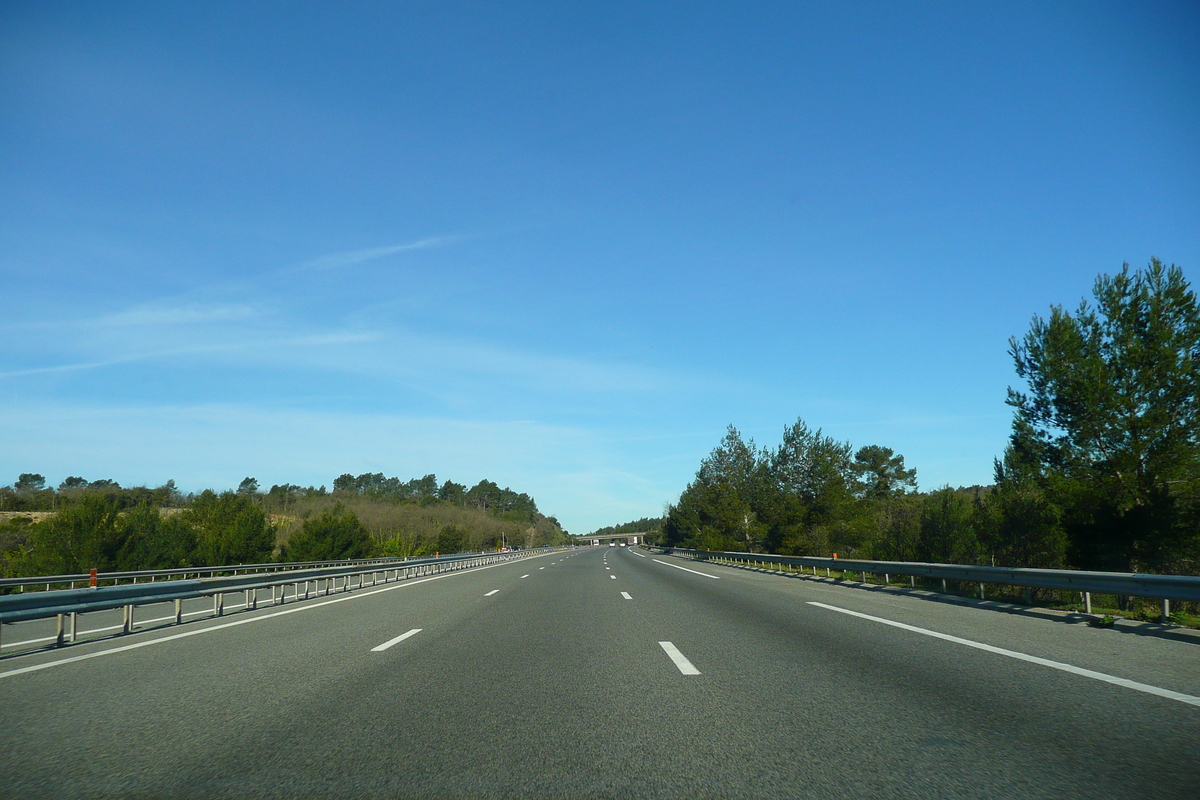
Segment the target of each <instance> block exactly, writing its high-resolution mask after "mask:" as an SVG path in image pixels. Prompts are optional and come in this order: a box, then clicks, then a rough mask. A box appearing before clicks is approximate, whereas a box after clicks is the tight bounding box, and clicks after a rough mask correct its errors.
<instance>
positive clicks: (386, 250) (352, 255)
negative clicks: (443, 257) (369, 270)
mask: <svg viewBox="0 0 1200 800" xmlns="http://www.w3.org/2000/svg"><path fill="white" fill-rule="evenodd" d="M461 238H462V237H459V236H435V237H433V238H430V239H421V240H420V241H417V242H408V243H407V244H393V245H388V246H386V247H368V248H365V249H363V250H349V251H346V252H344V253H331V254H330V255H327V256H321V257H320V258H314V259H313V260H312V261H305V262H304V263H302V264H297V265H296V266H295V267H292V268H291V269H292V270H297V271H298V270H326V269H342V268H344V267H352V266H354V265H355V264H362V263H363V262H365V261H374V260H375V259H378V258H384V257H386V256H391V255H395V254H397V253H404V252H407V251H409V250H428V249H430V248H433V247H445V246H446V245H449V244H453V243H454V242H456V241H459V240H460V239H461Z"/></svg>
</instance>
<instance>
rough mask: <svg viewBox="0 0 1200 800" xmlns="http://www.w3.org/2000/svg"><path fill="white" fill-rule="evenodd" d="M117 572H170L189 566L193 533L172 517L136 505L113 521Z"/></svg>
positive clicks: (179, 518)
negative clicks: (169, 570)
mask: <svg viewBox="0 0 1200 800" xmlns="http://www.w3.org/2000/svg"><path fill="white" fill-rule="evenodd" d="M117 539H118V540H119V542H120V549H119V550H118V552H117V564H116V566H117V569H121V570H138V569H174V568H176V567H186V566H189V565H191V564H192V554H193V553H194V552H195V550H196V533H195V531H193V530H192V528H191V527H190V526H189V525H188V524H187V523H186V522H185V521H184V520H183V518H182V516H181V515H178V514H175V515H172V516H167V517H164V516H163V515H162V514H161V513H160V512H159V510H158V509H157V508H154V507H153V506H150V505H146V504H143V505H140V506H138V507H137V508H135V509H133V510H132V511H130V512H128V513H126V514H124V515H122V516H121V517H120V518H119V519H118V520H117Z"/></svg>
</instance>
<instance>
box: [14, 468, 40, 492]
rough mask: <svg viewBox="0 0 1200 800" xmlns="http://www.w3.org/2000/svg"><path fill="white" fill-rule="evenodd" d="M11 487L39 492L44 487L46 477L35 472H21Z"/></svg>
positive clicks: (21, 490)
mask: <svg viewBox="0 0 1200 800" xmlns="http://www.w3.org/2000/svg"><path fill="white" fill-rule="evenodd" d="M13 488H14V489H16V490H17V491H18V492H40V491H41V490H42V489H45V488H46V478H45V476H43V475H38V474H37V473H36V472H23V473H21V476H20V477H19V478H17V482H16V483H15V484H13Z"/></svg>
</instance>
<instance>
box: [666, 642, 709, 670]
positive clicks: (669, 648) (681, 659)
mask: <svg viewBox="0 0 1200 800" xmlns="http://www.w3.org/2000/svg"><path fill="white" fill-rule="evenodd" d="M658 646H659V647H661V648H662V649H663V650H664V651H666V654H667V656H669V657H670V659H671V660H672V661H674V662H675V666H677V667H679V671H680V672H682V673H683V674H684V675H699V674H700V670H698V669H696V667H695V665H694V664H692V662H690V661H688V660H687V656H685V655H684V654H683V653H681V652H679V648H678V647H676V646H675V645H673V644H671V643H670V642H659V643H658Z"/></svg>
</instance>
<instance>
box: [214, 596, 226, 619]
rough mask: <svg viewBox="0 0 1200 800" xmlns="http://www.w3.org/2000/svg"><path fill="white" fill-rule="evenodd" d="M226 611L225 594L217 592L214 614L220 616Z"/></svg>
mask: <svg viewBox="0 0 1200 800" xmlns="http://www.w3.org/2000/svg"><path fill="white" fill-rule="evenodd" d="M224 613H225V595H224V594H222V593H221V592H217V593H216V594H214V595H213V614H215V615H216V616H218V617H220V616H222V615H223V614H224Z"/></svg>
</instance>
